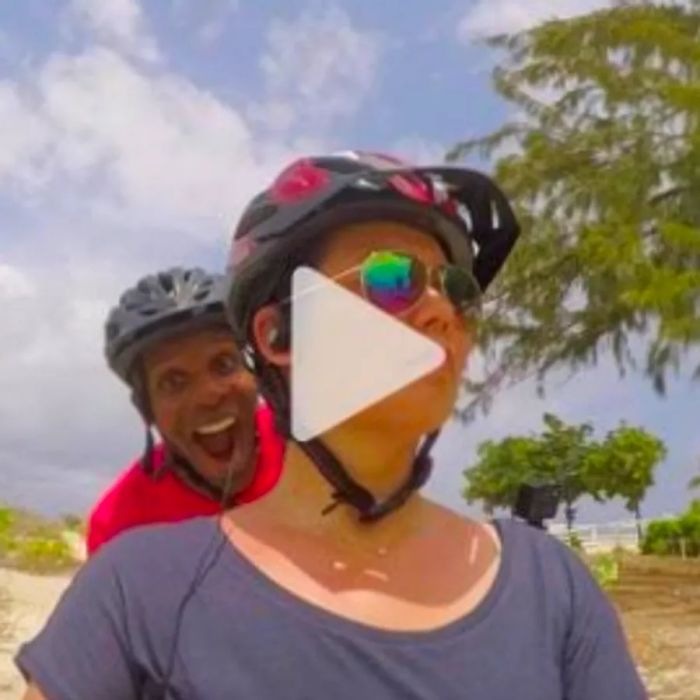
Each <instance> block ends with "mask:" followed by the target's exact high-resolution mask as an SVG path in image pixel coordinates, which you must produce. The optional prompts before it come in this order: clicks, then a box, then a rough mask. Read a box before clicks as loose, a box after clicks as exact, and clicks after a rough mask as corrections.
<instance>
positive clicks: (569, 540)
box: [566, 532, 584, 554]
mask: <svg viewBox="0 0 700 700" xmlns="http://www.w3.org/2000/svg"><path fill="white" fill-rule="evenodd" d="M566 544H568V545H569V547H571V549H573V550H574V551H575V552H578V553H579V554H583V552H584V549H583V542H582V541H581V538H580V537H579V536H578V535H577V534H576V533H575V532H570V533H569V534H568V535H567V536H566Z"/></svg>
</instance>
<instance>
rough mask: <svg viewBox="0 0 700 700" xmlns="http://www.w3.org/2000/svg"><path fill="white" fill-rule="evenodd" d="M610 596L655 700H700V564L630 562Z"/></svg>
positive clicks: (626, 561) (623, 566)
mask: <svg viewBox="0 0 700 700" xmlns="http://www.w3.org/2000/svg"><path fill="white" fill-rule="evenodd" d="M609 592H610V596H611V598H612V600H613V601H614V603H615V605H616V606H617V608H618V610H619V611H620V614H621V616H622V620H623V624H624V627H625V631H626V633H627V636H628V638H629V641H630V646H631V648H632V653H633V654H634V657H635V659H636V661H637V663H638V664H639V668H640V670H641V673H642V675H643V676H644V678H645V681H646V683H647V687H648V689H649V692H650V695H651V698H652V700H700V561H687V562H683V561H680V560H675V559H662V558H653V557H638V556H629V557H626V558H625V559H624V560H623V561H622V564H621V569H620V580H619V583H618V584H617V585H616V586H615V587H614V588H612V589H611V590H610V591H609Z"/></svg>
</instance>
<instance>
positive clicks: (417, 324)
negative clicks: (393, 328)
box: [406, 287, 456, 342]
mask: <svg viewBox="0 0 700 700" xmlns="http://www.w3.org/2000/svg"><path fill="white" fill-rule="evenodd" d="M455 319H456V311H455V308H454V306H453V305H452V303H451V302H450V301H449V300H448V299H447V298H446V297H445V296H444V295H443V294H441V293H440V292H438V291H437V290H436V289H434V288H433V287H428V288H427V290H426V291H425V293H424V294H423V297H422V298H421V300H420V301H419V302H418V304H416V306H415V307H414V308H413V309H412V310H411V312H410V313H409V315H408V317H407V318H406V320H407V321H408V323H409V324H410V325H411V326H412V327H413V328H414V329H415V330H417V331H418V332H419V333H422V334H423V335H426V336H428V337H429V338H433V339H434V340H438V341H442V342H445V341H446V340H447V339H448V335H449V333H450V331H451V330H452V329H453V328H454V326H455Z"/></svg>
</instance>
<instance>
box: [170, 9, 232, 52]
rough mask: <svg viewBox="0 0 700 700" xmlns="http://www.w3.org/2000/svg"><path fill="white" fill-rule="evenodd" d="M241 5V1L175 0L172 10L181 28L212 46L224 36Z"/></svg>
mask: <svg viewBox="0 0 700 700" xmlns="http://www.w3.org/2000/svg"><path fill="white" fill-rule="evenodd" d="M240 5H241V3H240V0H197V2H192V1H191V0H173V2H172V9H173V13H174V15H175V19H176V20H177V21H178V23H179V24H180V26H184V27H187V28H188V29H189V30H190V31H194V32H195V34H196V36H197V38H198V39H199V41H201V42H202V43H203V44H212V43H214V42H216V41H217V40H218V39H220V38H221V37H222V36H223V34H224V32H225V31H226V28H227V26H228V24H229V21H230V19H231V17H232V16H233V15H234V14H235V13H236V12H237V11H238V9H239V8H240Z"/></svg>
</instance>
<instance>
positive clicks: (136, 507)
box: [87, 404, 284, 555]
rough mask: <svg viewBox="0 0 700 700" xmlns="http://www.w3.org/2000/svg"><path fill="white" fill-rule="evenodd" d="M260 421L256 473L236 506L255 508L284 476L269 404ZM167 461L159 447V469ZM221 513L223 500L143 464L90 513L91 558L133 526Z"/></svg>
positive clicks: (156, 461)
mask: <svg viewBox="0 0 700 700" xmlns="http://www.w3.org/2000/svg"><path fill="white" fill-rule="evenodd" d="M255 420H256V425H257V429H258V437H259V441H258V459H257V464H256V467H255V474H254V476H253V480H252V482H251V483H250V484H249V485H248V486H247V487H246V488H245V489H244V490H243V491H241V492H240V493H239V494H238V495H237V496H236V503H250V502H251V501H255V500H256V499H258V498H260V497H261V496H264V495H265V494H266V493H267V492H268V491H270V490H271V489H272V488H273V487H274V486H275V484H276V483H277V480H278V479H279V476H280V474H281V472H282V461H283V457H284V442H283V441H282V440H281V438H280V437H279V436H278V435H277V433H276V432H275V428H274V417H273V415H272V412H271V411H270V409H269V408H268V407H267V406H266V405H264V404H263V405H261V406H260V407H259V408H258V410H257V413H256V416H255ZM163 457H164V450H163V445H158V446H157V447H156V448H155V450H154V455H153V458H154V466H155V467H156V469H157V468H158V467H159V466H160V465H161V464H162V462H163ZM220 510H221V505H220V503H219V501H217V500H214V499H213V498H211V497H209V496H206V495H204V494H202V493H200V492H199V491H195V490H194V489H193V488H192V487H190V486H188V485H187V483H185V482H184V481H183V480H182V479H180V478H179V477H178V476H177V475H176V474H175V473H173V471H172V470H170V469H167V470H165V472H164V473H163V474H162V476H159V477H158V478H155V479H154V478H152V477H149V476H147V475H146V474H145V473H144V471H143V469H142V467H141V463H140V461H139V460H137V461H136V462H134V463H133V464H132V465H131V466H130V467H128V468H127V469H126V471H125V472H123V473H122V474H121V475H120V476H119V477H118V478H117V480H116V481H115V482H114V483H113V484H112V486H110V487H109V488H108V489H107V491H105V493H104V494H103V495H102V497H101V498H100V500H99V501H98V502H97V504H96V505H95V507H94V508H93V510H92V512H91V513H90V517H89V520H88V533H87V550H88V555H92V554H94V553H95V552H96V551H97V549H98V548H99V547H101V546H102V545H103V544H105V542H108V541H109V540H111V539H112V538H113V537H115V536H116V535H118V534H119V533H120V532H122V531H123V530H128V529H129V528H131V527H136V526H137V525H149V524H153V523H171V522H177V521H179V520H186V519H188V518H193V517H196V516H199V515H214V514H216V513H218V512H219V511H220Z"/></svg>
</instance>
